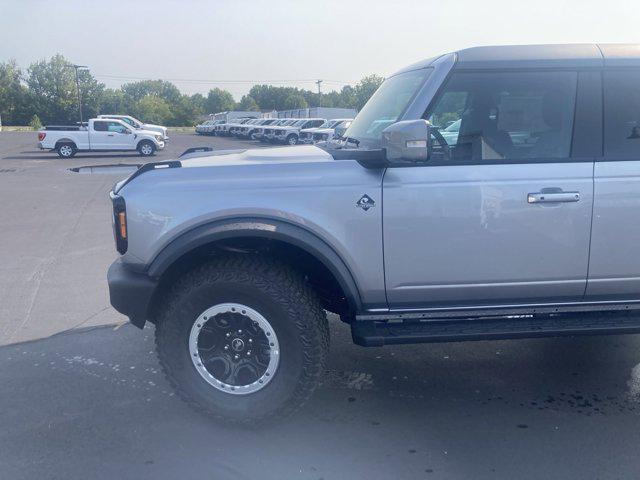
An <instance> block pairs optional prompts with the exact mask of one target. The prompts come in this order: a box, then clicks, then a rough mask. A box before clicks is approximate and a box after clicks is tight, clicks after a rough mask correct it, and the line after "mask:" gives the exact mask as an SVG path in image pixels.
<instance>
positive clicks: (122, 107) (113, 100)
mask: <svg viewBox="0 0 640 480" xmlns="http://www.w3.org/2000/svg"><path fill="white" fill-rule="evenodd" d="M128 104H129V102H127V98H126V97H125V95H124V92H123V91H122V90H120V89H118V90H114V89H112V88H107V89H105V90H104V91H103V92H102V96H101V97H100V109H99V113H100V114H108V113H111V114H117V115H123V114H125V112H126V111H127V110H128V108H127V107H128Z"/></svg>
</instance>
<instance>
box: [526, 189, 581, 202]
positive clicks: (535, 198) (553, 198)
mask: <svg viewBox="0 0 640 480" xmlns="http://www.w3.org/2000/svg"><path fill="white" fill-rule="evenodd" d="M579 201H580V192H563V191H558V190H557V189H548V190H547V189H545V188H543V189H542V190H541V191H540V192H535V193H529V194H528V195H527V203H569V202H579Z"/></svg>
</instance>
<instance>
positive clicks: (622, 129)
mask: <svg viewBox="0 0 640 480" xmlns="http://www.w3.org/2000/svg"><path fill="white" fill-rule="evenodd" d="M603 82H604V95H603V98H604V153H603V157H602V158H601V159H600V160H599V161H598V162H596V165H595V171H594V177H595V198H594V206H593V235H592V240H591V261H590V267H589V284H588V287H587V299H588V300H592V301H595V300H637V299H640V70H636V69H610V70H605V71H604V73H603Z"/></svg>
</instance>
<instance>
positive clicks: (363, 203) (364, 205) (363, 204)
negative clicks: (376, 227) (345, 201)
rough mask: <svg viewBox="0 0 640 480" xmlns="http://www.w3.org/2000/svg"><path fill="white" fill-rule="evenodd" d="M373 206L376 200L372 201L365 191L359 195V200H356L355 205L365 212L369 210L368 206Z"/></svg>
mask: <svg viewBox="0 0 640 480" xmlns="http://www.w3.org/2000/svg"><path fill="white" fill-rule="evenodd" d="M375 206H376V202H374V201H373V198H371V197H370V196H369V195H367V194H366V193H365V194H364V195H362V196H361V197H360V200H358V201H357V202H356V207H359V208H361V209H363V210H364V211H365V212H366V211H367V210H369V209H370V208H373V207H375Z"/></svg>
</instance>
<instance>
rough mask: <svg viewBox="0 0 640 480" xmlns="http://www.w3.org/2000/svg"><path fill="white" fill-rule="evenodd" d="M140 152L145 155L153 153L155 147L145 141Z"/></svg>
mask: <svg viewBox="0 0 640 480" xmlns="http://www.w3.org/2000/svg"><path fill="white" fill-rule="evenodd" d="M140 152H141V153H142V154H143V155H151V154H152V153H153V147H152V146H151V145H149V144H148V143H145V144H144V145H142V146H141V147H140Z"/></svg>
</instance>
